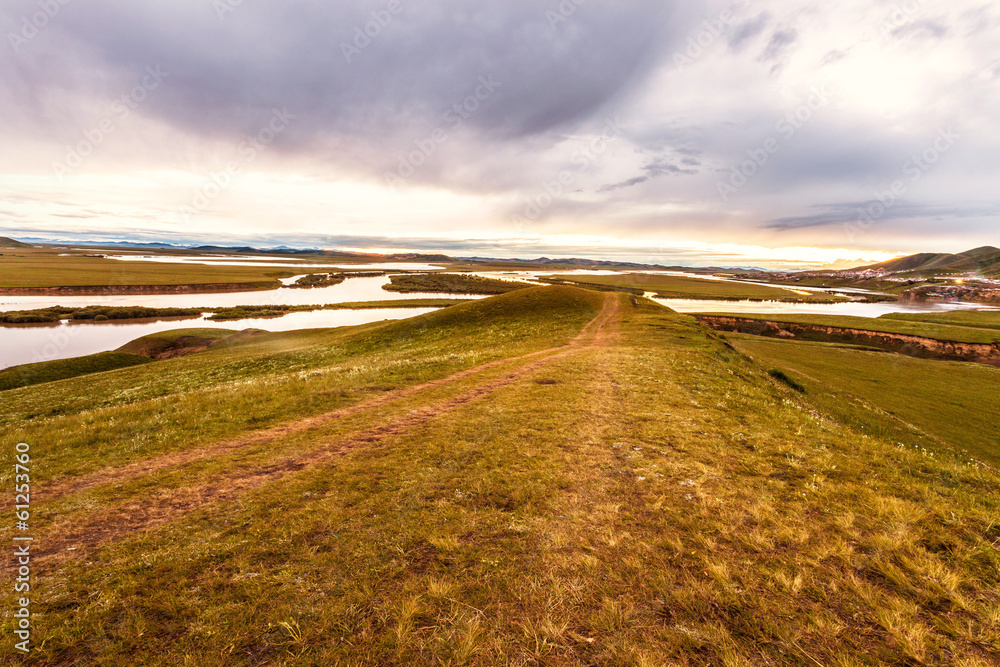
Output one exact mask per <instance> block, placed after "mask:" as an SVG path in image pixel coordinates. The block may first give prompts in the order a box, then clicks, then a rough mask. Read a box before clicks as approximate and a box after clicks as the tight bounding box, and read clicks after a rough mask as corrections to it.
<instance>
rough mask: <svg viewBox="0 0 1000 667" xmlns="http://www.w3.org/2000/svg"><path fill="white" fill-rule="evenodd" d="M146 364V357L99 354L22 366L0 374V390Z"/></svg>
mask: <svg viewBox="0 0 1000 667" xmlns="http://www.w3.org/2000/svg"><path fill="white" fill-rule="evenodd" d="M145 363H149V358H147V357H143V356H139V355H136V354H126V353H122V352H101V353H99V354H91V355H88V356H86V357H76V358H73V359H60V360H58V361H43V362H40V363H36V364H24V365H21V366H14V367H12V368H6V369H4V370H2V371H0V391H5V390H7V389H16V388H18V387H27V386H30V385H35V384H42V383H45V382H55V381H57V380H65V379H67V378H74V377H79V376H81V375H90V374H91V373H103V372H105V371H110V370H116V369H118V368H127V367H129V366H137V365H139V364H145Z"/></svg>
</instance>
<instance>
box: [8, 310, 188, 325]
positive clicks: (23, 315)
mask: <svg viewBox="0 0 1000 667" xmlns="http://www.w3.org/2000/svg"><path fill="white" fill-rule="evenodd" d="M202 312H204V311H202V310H201V309H199V308H146V307H143V306H86V307H84V308H65V307H62V306H53V307H51V308H36V309H34V310H11V311H7V312H2V313H0V323H3V324H29V323H36V324H37V323H45V322H59V321H61V320H96V321H104V320H136V319H150V318H168V317H197V316H199V315H201V314H202Z"/></svg>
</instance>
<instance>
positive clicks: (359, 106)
mask: <svg viewBox="0 0 1000 667" xmlns="http://www.w3.org/2000/svg"><path fill="white" fill-rule="evenodd" d="M0 31H2V33H3V37H4V40H3V41H4V43H3V44H0V146H2V147H3V150H2V151H0V234H2V235H6V236H14V237H15V238H50V239H69V240H139V241H166V242H176V243H216V244H234V245H242V244H252V245H258V246H277V245H287V246H296V247H324V248H346V249H354V250H369V251H419V252H444V253H447V254H450V255H453V256H493V257H539V256H549V257H557V256H563V257H566V256H586V257H594V258H603V259H619V260H630V261H641V262H654V263H662V264H683V265H721V266H762V267H765V268H782V269H785V268H814V267H840V266H846V265H852V264H854V265H856V264H860V263H870V262H874V261H881V260H884V259H888V258H891V257H895V256H900V255H903V254H909V253H913V252H959V251H963V250H967V249H970V248H973V247H978V246H983V245H1000V233H998V231H1000V187H998V185H997V184H998V183H1000V160H998V159H997V156H998V155H1000V123H997V120H996V119H997V118H1000V4H998V3H990V2H982V1H972V0H949V1H948V2H944V1H934V0H902V1H899V2H896V1H880V0H870V1H868V2H860V1H857V0H843V1H841V2H837V3H831V2H819V1H814V0H772V1H770V2H764V1H761V0H734V1H727V2H715V1H714V0H686V1H685V2H679V1H677V2H670V1H669V0H614V1H613V2H612V1H611V0H605V1H599V0H530V1H529V0H479V1H477V2H467V1H465V2H460V1H459V0H426V1H425V2H420V3H418V2H415V1H414V0H372V1H367V0H354V1H352V2H350V3H347V2H319V1H311V0H286V1H284V2H265V1H263V0H172V1H171V2H169V3H165V2H150V1H145V0H128V1H126V0H113V1H112V0H6V1H5V2H4V3H3V5H2V6H0Z"/></svg>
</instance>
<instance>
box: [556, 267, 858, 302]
mask: <svg viewBox="0 0 1000 667" xmlns="http://www.w3.org/2000/svg"><path fill="white" fill-rule="evenodd" d="M544 278H545V279H546V280H553V281H560V282H564V283H568V284H569V283H578V284H587V285H591V284H592V285H599V286H604V287H619V288H625V289H629V290H637V291H640V292H642V293H645V292H655V293H656V295H657V296H658V297H660V298H664V299H712V300H716V299H717V300H724V301H745V300H750V301H786V302H800V301H805V302H810V303H837V302H840V301H846V299H845V298H843V297H835V296H834V297H831V296H830V295H828V294H817V295H809V294H798V293H796V292H793V291H791V290H788V289H782V288H780V287H770V286H768V285H752V284H747V283H738V282H732V281H725V280H709V279H701V278H689V277H686V276H670V275H659V274H650V273H625V274H621V275H614V276H574V275H558V274H555V275H550V276H544Z"/></svg>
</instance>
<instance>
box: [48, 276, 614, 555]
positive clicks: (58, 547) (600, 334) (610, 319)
mask: <svg viewBox="0 0 1000 667" xmlns="http://www.w3.org/2000/svg"><path fill="white" fill-rule="evenodd" d="M620 310H621V302H620V298H619V295H618V294H617V293H609V294H607V295H606V296H605V300H604V304H603V307H602V309H601V312H600V313H599V314H598V315H597V317H595V318H594V319H593V320H591V321H590V322H589V323H588V324H587V326H585V327H584V328H583V330H582V331H581V332H580V334H578V335H577V336H576V337H575V338H574V339H573V341H571V342H570V344H568V345H565V346H562V347H558V348H550V349H547V350H542V351H539V352H534V353H531V354H527V355H522V356H520V357H512V358H509V359H505V360H502V361H499V360H498V361H495V362H490V363H488V364H483V365H482V366H478V367H476V368H473V369H468V370H466V371H462V372H460V373H456V374H455V375H452V376H449V377H448V378H442V379H440V380H434V381H432V382H430V383H425V384H424V385H420V386H418V387H410V388H407V389H405V390H401V391H402V392H406V395H407V396H409V395H411V394H413V393H416V392H417V391H420V390H423V389H427V388H429V387H437V386H441V385H444V384H447V383H449V382H453V381H455V380H458V379H462V378H466V377H469V376H470V375H474V374H476V373H479V372H482V371H483V370H487V369H489V368H495V367H497V366H500V365H503V364H506V363H511V362H517V361H524V360H530V359H533V358H535V357H542V358H539V359H535V360H533V361H528V363H526V364H524V365H522V366H520V367H518V368H516V369H514V370H511V371H509V372H507V373H505V374H503V375H502V376H500V377H498V378H494V379H492V380H489V381H486V382H483V383H482V384H479V385H477V386H475V387H472V388H471V389H468V390H466V391H464V392H462V393H460V394H458V395H457V396H453V397H452V398H449V399H445V400H443V401H440V402H438V403H435V404H433V405H430V406H427V407H424V408H420V409H417V410H413V411H410V412H408V413H406V414H404V415H402V416H401V417H399V418H397V419H396V420H394V421H392V422H389V423H387V424H383V425H379V426H376V427H374V428H371V429H368V430H367V431H364V432H361V433H358V434H356V435H353V436H348V437H346V438H342V439H339V440H337V441H335V442H332V443H330V444H329V445H327V446H325V447H323V448H322V449H319V450H317V451H313V452H309V453H308V454H305V455H303V456H301V457H290V458H287V459H285V460H284V461H281V462H280V463H277V464H274V465H270V466H266V467H253V468H242V469H237V470H234V471H233V474H231V475H227V476H226V477H224V478H218V477H217V478H215V479H213V480H212V481H211V482H210V483H206V484H203V485H201V486H197V487H189V488H180V489H170V490H166V491H163V492H161V493H160V494H158V495H156V496H154V497H152V498H147V499H143V500H142V501H137V502H135V503H130V504H128V505H126V506H125V507H123V508H121V509H120V510H117V511H113V512H110V513H108V514H104V515H101V516H98V517H95V518H94V519H92V520H90V521H87V522H86V523H84V524H76V525H74V526H73V527H72V528H69V529H67V530H66V531H63V532H59V538H58V539H57V540H54V541H50V540H39V542H41V543H42V544H40V545H39V546H40V547H42V548H41V549H39V552H38V556H37V558H39V559H45V560H47V561H52V560H56V556H62V558H61V559H59V560H68V559H70V558H78V557H80V556H83V555H86V554H87V553H88V552H89V551H91V550H92V549H93V548H95V547H97V546H99V545H101V544H103V543H105V542H108V541H110V540H113V539H117V538H120V537H123V536H125V535H128V534H131V533H136V532H139V531H142V530H147V529H150V528H153V527H155V526H157V525H160V524H163V523H166V522H168V521H172V520H174V519H176V518H177V517H178V516H179V515H182V514H185V513H187V512H190V511H194V510H197V509H200V508H202V507H205V506H208V505H211V504H214V503H221V502H228V501H231V500H233V499H235V498H237V497H238V496H240V495H242V494H243V493H246V492H248V491H251V490H253V489H256V488H259V487H260V486H263V485H264V484H266V483H269V482H273V481H276V480H279V479H281V478H283V477H286V476H288V475H290V474H294V473H296V472H299V471H301V470H305V469H307V468H314V467H317V466H321V465H323V464H325V463H328V462H329V461H331V460H334V459H336V458H339V457H341V456H343V455H344V454H347V453H348V452H350V451H353V450H356V449H359V448H362V447H371V446H374V445H377V444H379V443H381V442H382V441H383V440H385V439H387V438H390V437H393V436H397V435H402V434H403V433H405V432H407V431H409V430H410V429H412V428H414V427H417V426H420V425H422V424H424V423H426V422H428V421H430V420H432V419H434V418H436V417H439V416H442V415H444V414H446V413H448V412H451V411H453V410H456V409H458V408H461V407H463V406H465V405H468V404H469V403H472V402H474V401H476V400H479V399H481V398H483V397H485V396H488V395H489V394H492V393H493V392H495V391H497V390H499V389H501V388H503V387H506V386H508V385H511V384H513V383H514V382H516V381H517V380H518V379H520V378H522V377H524V376H526V375H528V374H530V373H532V372H534V371H535V370H537V369H539V368H541V367H543V366H545V365H547V364H549V363H551V362H553V361H555V360H557V359H563V358H565V357H568V356H570V355H573V354H577V353H579V352H581V351H583V350H586V349H588V348H593V347H597V346H602V345H607V344H609V342H610V341H612V340H613V338H614V336H615V335H616V332H617V326H616V323H617V318H618V314H619V312H620ZM543 355H548V356H543ZM399 397H400V396H399V395H398V394H397V395H396V396H394V397H393V398H399ZM390 400H392V399H390V398H380V399H376V400H375V401H369V402H367V403H365V404H363V405H358V406H354V407H352V408H347V409H345V410H341V411H336V412H333V413H328V414H327V415H321V416H320V417H313V418H309V419H307V420H301V421H298V422H293V423H291V424H288V425H284V426H282V427H278V428H275V429H269V430H268V431H265V432H263V433H262V434H256V436H254V437H253V438H245V439H241V440H234V441H229V442H227V443H224V444H225V447H218V446H217V447H214V448H211V450H201V451H200V452H198V453H199V454H200V455H199V456H191V457H165V459H169V460H170V462H169V463H168V462H166V461H165V460H164V461H163V462H162V465H158V467H157V468H156V469H157V470H158V469H163V468H166V467H172V466H175V465H183V464H184V463H185V462H190V461H194V460H198V459H200V458H203V457H204V456H207V455H209V451H211V453H213V454H215V453H222V452H225V451H229V450H232V449H236V448H238V447H241V446H246V445H247V444H253V443H257V442H268V441H269V440H268V439H275V438H278V437H280V436H281V435H284V434H286V433H292V432H296V431H301V430H306V429H307V428H311V427H312V426H315V425H319V424H320V423H327V422H328V421H331V420H333V419H338V418H342V417H343V416H349V415H350V414H355V413H357V412H361V411H362V410H365V409H370V408H372V407H376V406H378V405H382V404H384V403H387V402H389V401H390ZM317 420H323V421H317ZM306 422H308V423H309V425H308V426H301V425H302V424H303V423H306ZM265 434H267V436H266V437H267V438H268V439H258V438H263V437H264V436H265ZM185 458H187V460H184V459H185ZM157 461H158V462H159V461H160V460H157ZM147 467H148V462H147ZM145 472H147V470H145V469H142V470H139V472H138V473H137V474H143V473H145ZM107 479H108V481H113V480H120V479H122V477H121V476H120V475H119V474H117V473H115V472H114V471H112V472H111V473H109V474H108V475H107ZM97 483H99V482H94V483H93V484H91V486H93V485H95V484H97ZM83 488H86V487H83ZM67 549H73V551H67Z"/></svg>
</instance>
